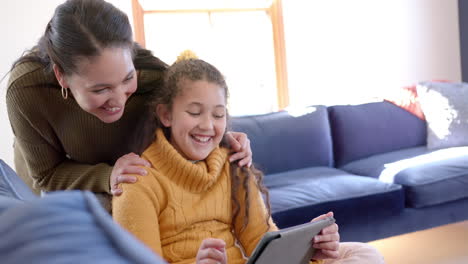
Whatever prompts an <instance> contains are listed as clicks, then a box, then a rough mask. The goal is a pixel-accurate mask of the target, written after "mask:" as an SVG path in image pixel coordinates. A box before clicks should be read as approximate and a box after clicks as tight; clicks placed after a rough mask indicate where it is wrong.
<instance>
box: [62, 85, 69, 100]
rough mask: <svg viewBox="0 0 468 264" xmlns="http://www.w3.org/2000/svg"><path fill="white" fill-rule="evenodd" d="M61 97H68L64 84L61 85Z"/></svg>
mask: <svg viewBox="0 0 468 264" xmlns="http://www.w3.org/2000/svg"><path fill="white" fill-rule="evenodd" d="M62 97H63V99H67V98H68V88H65V87H64V86H62Z"/></svg>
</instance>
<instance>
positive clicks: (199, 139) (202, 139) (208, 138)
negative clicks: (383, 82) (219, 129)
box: [194, 136, 210, 142]
mask: <svg viewBox="0 0 468 264" xmlns="http://www.w3.org/2000/svg"><path fill="white" fill-rule="evenodd" d="M194 138H195V139H196V140H198V141H201V142H207V141H208V140H210V137H197V136H194Z"/></svg>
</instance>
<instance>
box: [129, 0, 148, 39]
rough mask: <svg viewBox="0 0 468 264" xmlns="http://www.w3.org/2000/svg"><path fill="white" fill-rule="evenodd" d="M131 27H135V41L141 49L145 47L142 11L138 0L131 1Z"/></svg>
mask: <svg viewBox="0 0 468 264" xmlns="http://www.w3.org/2000/svg"><path fill="white" fill-rule="evenodd" d="M132 11H133V25H134V27H135V41H136V42H138V44H140V45H141V46H142V47H143V48H145V47H146V40H145V21H144V17H143V15H144V11H143V8H142V7H141V5H140V2H139V1H138V0H132Z"/></svg>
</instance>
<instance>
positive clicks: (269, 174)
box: [231, 101, 468, 242]
mask: <svg viewBox="0 0 468 264" xmlns="http://www.w3.org/2000/svg"><path fill="white" fill-rule="evenodd" d="M231 127H232V129H233V130H234V131H242V132H245V133H247V134H248V136H249V138H250V141H251V146H252V151H253V153H254V155H253V157H254V163H255V164H256V165H257V167H259V168H260V169H261V170H262V171H263V172H264V173H265V178H264V183H265V185H266V186H267V187H268V188H269V191H270V199H271V207H272V213H273V218H274V220H275V222H276V223H277V225H278V226H279V227H281V228H284V227H288V226H292V225H297V224H301V223H304V222H307V221H310V220H311V219H312V218H314V217H316V216H317V215H319V214H323V213H326V212H328V211H333V212H334V214H335V218H336V219H337V223H338V224H339V226H340V234H341V239H342V241H361V242H367V241H371V240H376V239H381V238H386V237H389V236H394V235H399V234H403V233H408V232H413V231H418V230H422V229H427V228H431V227H435V226H439V225H444V224H448V223H453V222H457V221H461V220H466V219H468V146H465V147H456V148H448V149H440V150H428V149H427V148H426V134H427V132H426V129H427V128H426V123H425V121H423V120H421V119H419V118H417V117H415V116H414V115H412V114H411V113H409V112H407V111H405V110H403V109H401V108H399V107H398V106H395V105H393V104H391V103H389V102H385V101H384V102H374V103H367V104H361V105H336V106H329V107H325V106H311V107H308V108H306V109H302V110H301V111H289V112H287V111H284V112H277V113H270V114H265V115H258V116H242V117H234V118H232V120H231Z"/></svg>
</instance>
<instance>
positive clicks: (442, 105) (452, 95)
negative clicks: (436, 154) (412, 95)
mask: <svg viewBox="0 0 468 264" xmlns="http://www.w3.org/2000/svg"><path fill="white" fill-rule="evenodd" d="M417 91H418V97H419V102H420V104H421V108H422V110H423V112H424V115H425V116H426V121H427V148H429V149H439V148H448V147H456V146H467V145H468V83H448V82H423V83H420V84H418V86H417Z"/></svg>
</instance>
